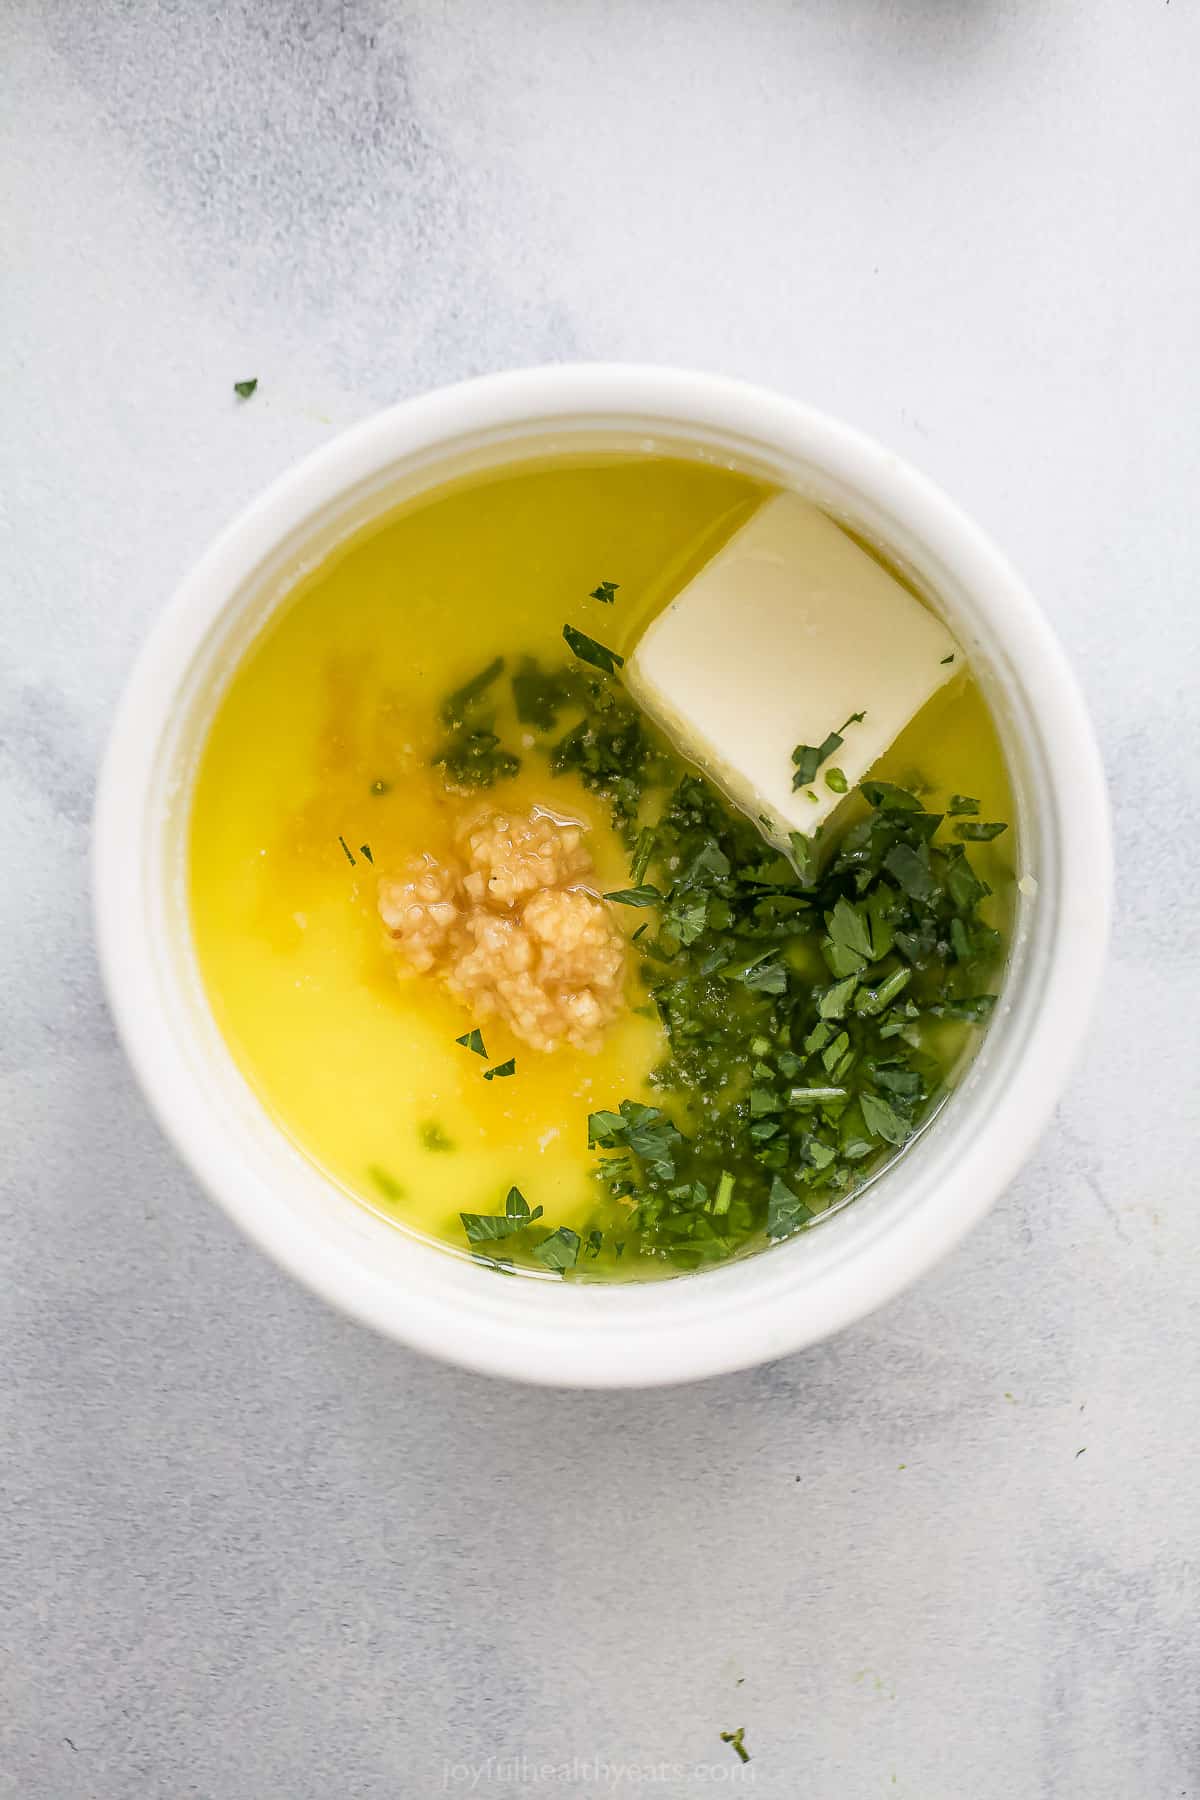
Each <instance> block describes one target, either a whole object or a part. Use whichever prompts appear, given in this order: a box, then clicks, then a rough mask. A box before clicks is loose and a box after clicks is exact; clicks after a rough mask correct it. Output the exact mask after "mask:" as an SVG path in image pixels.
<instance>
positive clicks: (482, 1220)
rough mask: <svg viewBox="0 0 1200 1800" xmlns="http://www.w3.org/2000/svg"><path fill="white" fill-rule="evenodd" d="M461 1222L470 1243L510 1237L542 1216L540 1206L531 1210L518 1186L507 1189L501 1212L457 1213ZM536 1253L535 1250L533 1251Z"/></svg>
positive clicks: (481, 1242) (488, 1241) (482, 1242)
mask: <svg viewBox="0 0 1200 1800" xmlns="http://www.w3.org/2000/svg"><path fill="white" fill-rule="evenodd" d="M458 1216H459V1218H460V1219H461V1220H462V1222H463V1230H464V1231H465V1232H466V1234H467V1239H468V1241H469V1242H470V1243H472V1244H484V1243H490V1242H494V1241H495V1240H496V1239H497V1238H506V1237H512V1236H513V1235H514V1233H516V1232H518V1231H524V1230H525V1228H526V1226H527V1225H532V1224H533V1223H534V1221H535V1220H537V1219H540V1218H541V1216H542V1209H541V1207H540V1206H535V1207H534V1208H533V1211H532V1212H531V1211H530V1209H529V1202H528V1200H526V1198H525V1196H524V1194H523V1193H522V1192H521V1190H520V1188H518V1187H511V1188H509V1190H508V1197H507V1199H506V1200H505V1202H504V1211H503V1212H502V1213H466V1212H465V1213H459V1215H458ZM535 1254H536V1252H535Z"/></svg>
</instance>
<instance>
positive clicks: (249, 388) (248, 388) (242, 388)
mask: <svg viewBox="0 0 1200 1800" xmlns="http://www.w3.org/2000/svg"><path fill="white" fill-rule="evenodd" d="M257 386H258V376H257V375H255V376H252V377H251V379H250V380H249V381H235V382H234V384H233V391H234V393H235V394H236V395H237V397H238V399H239V400H248V399H249V398H250V396H251V394H252V393H253V392H254V390H255V388H256V387H257Z"/></svg>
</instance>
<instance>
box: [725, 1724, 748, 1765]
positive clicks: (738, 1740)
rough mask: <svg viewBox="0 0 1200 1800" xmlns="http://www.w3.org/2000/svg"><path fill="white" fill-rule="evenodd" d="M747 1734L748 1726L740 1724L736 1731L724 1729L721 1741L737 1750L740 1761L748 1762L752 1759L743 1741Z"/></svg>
mask: <svg viewBox="0 0 1200 1800" xmlns="http://www.w3.org/2000/svg"><path fill="white" fill-rule="evenodd" d="M745 1735H746V1727H745V1726H744V1725H739V1726H738V1728H737V1730H736V1731H723V1732H722V1733H721V1742H722V1743H723V1744H729V1745H730V1746H731V1747H732V1748H733V1749H734V1750H735V1751H736V1752H737V1755H738V1759H739V1761H741V1762H744V1763H748V1762H749V1761H750V1752H749V1751H748V1750H747V1748H746V1746H745V1744H744V1743H743V1742H742V1740H743V1738H744V1737H745Z"/></svg>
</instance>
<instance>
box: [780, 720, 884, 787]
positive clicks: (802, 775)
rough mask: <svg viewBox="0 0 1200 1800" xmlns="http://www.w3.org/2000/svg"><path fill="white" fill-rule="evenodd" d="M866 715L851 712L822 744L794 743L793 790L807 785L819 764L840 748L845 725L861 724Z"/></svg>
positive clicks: (844, 738) (844, 739) (843, 777)
mask: <svg viewBox="0 0 1200 1800" xmlns="http://www.w3.org/2000/svg"><path fill="white" fill-rule="evenodd" d="M866 716H867V715H866V713H865V712H857V713H851V714H850V717H849V718H848V719H847V720H846V721H845V724H842V725H839V726H838V728H837V730H836V731H831V732H830V733H829V736H828V737H827V738H826V739H825V742H824V743H823V744H797V745H796V748H795V749H794V750H793V751H792V761H793V762H794V763H795V765H796V769H795V773H794V775H793V776H792V788H793V790H795V789H797V788H802V787H808V786H809V784H810V783H811V782H812V781H813V779H814V778H815V776H816V773H817V770H818V769H819V768H820V767H821V764H822V763H825V762H828V761H829V758H830V757H831V756H832V755H833V753H834V751H835V750H840V749H841V747H842V745H843V744H844V743H845V741H846V735H845V734H846V729H847V727H848V726H850V725H861V724H862V722H863V720H864V719H865V718H866ZM837 772H838V774H839V775H840V774H841V770H840V769H839V770H838V771H837ZM842 779H843V780H845V776H842ZM835 791H836V792H838V793H844V792H845V789H844V788H838V789H836V790H835Z"/></svg>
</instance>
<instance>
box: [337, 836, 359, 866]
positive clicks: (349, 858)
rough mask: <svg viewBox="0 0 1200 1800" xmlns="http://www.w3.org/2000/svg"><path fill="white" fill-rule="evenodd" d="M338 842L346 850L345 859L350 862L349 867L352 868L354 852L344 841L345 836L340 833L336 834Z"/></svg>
mask: <svg viewBox="0 0 1200 1800" xmlns="http://www.w3.org/2000/svg"><path fill="white" fill-rule="evenodd" d="M338 843H339V844H340V845H341V846H342V849H343V850H344V851H345V852H346V861H347V862H348V863H349V864H350V867H351V868H353V867H354V863H355V856H354V852H353V850H351V848H350V846H349V844H348V843H347V842H346V840H345V838H344V837H342V836H341V834H340V833H339V834H338Z"/></svg>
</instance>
